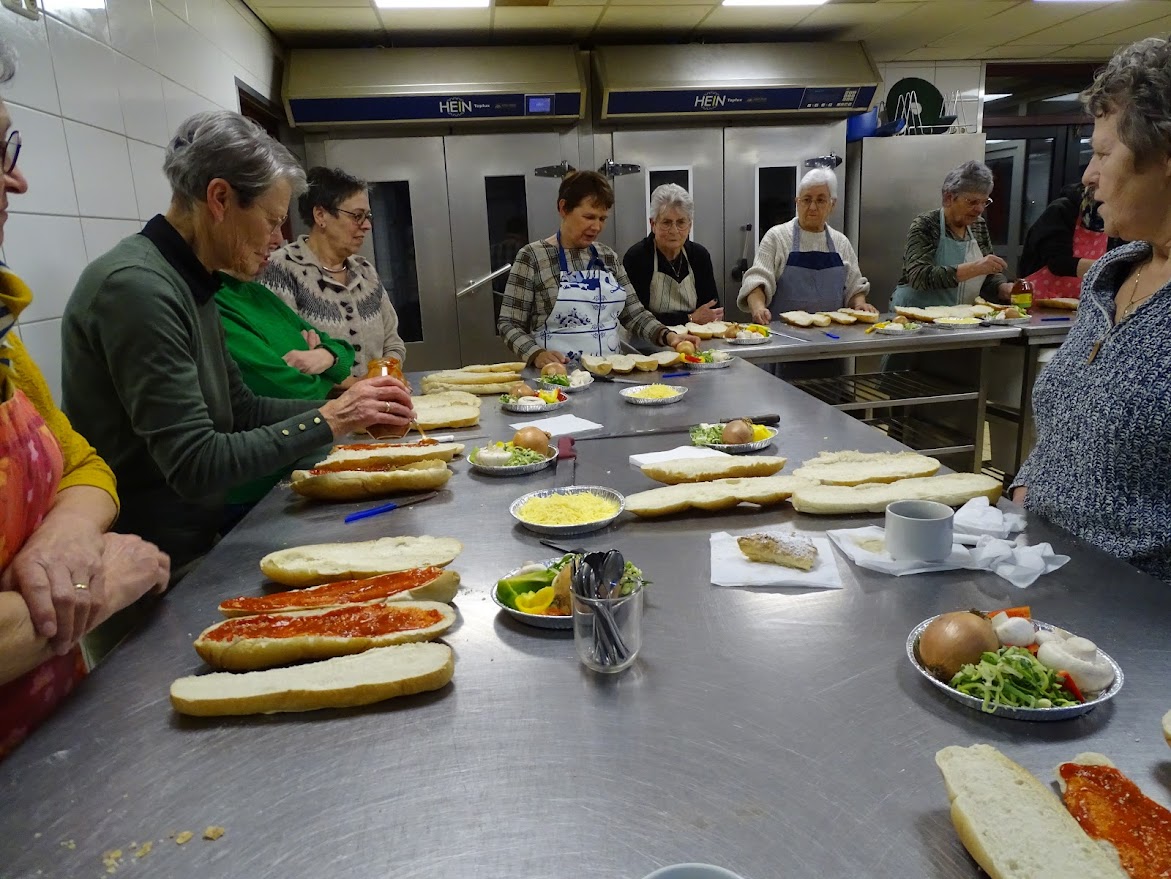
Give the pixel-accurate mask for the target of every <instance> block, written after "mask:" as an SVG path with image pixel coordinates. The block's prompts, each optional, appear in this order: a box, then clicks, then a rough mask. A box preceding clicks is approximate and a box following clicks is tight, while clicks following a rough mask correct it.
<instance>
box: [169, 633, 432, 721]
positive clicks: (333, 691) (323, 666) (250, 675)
mask: <svg viewBox="0 0 1171 879" xmlns="http://www.w3.org/2000/svg"><path fill="white" fill-rule="evenodd" d="M454 673H455V657H454V654H453V653H452V651H451V648H450V647H448V646H447V645H446V644H435V643H428V642H423V643H419V644H400V645H398V646H395V647H378V648H375V649H373V650H367V651H366V652H365V653H359V654H357V655H354V656H340V657H337V658H335V659H326V660H323V661H321V662H311V663H307V664H305V665H298V666H294V667H292V668H274V669H269V670H268V671H251V672H245V673H244V674H231V673H229V672H217V673H216V674H206V675H192V676H190V677H185V678H179V679H178V680H177V681H175V682H174V683H173V684H171V705H172V706H174V708H175V710H176V711H178V712H179V713H180V714H189V715H192V716H194V717H221V716H230V715H244V714H274V713H276V712H282V711H315V710H317V709H319V708H354V707H357V706H359V705H372V704H374V703H375V702H382V701H383V700H386V699H393V698H395V697H397V696H411V695H414V694H415V693H427V692H430V691H432V690H438V689H441V688H442V687H444V686H446V685H447V684H448V683H449V682H450V681H451V677H452V675H453V674H454Z"/></svg>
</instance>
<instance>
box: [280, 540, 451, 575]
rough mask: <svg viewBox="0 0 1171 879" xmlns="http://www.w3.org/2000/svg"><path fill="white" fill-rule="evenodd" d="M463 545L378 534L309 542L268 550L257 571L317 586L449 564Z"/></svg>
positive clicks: (449, 541)
mask: <svg viewBox="0 0 1171 879" xmlns="http://www.w3.org/2000/svg"><path fill="white" fill-rule="evenodd" d="M462 549H463V544H462V543H460V542H459V541H458V540H456V539H455V538H453V537H428V536H426V535H423V536H422V537H406V536H403V537H380V538H378V539H377V540H360V541H356V542H353V543H312V544H309V545H307V546H293V547H290V548H288V549H279V550H277V551H276V552H270V553H269V554H268V555H266V556H265V557H264V558H262V559H261V560H260V570H261V571H262V572H263V573H264V575H265V576H266V577H268V578H269V579H270V580H275V581H276V582H277V583H280V584H281V585H282V586H316V585H318V584H320V583H332V582H334V581H335V580H352V579H359V578H362V577H374V576H377V575H378V574H390V573H393V572H394V571H408V570H410V569H411V568H426V567H431V566H434V567H437V568H442V567H446V566H447V565H449V564H451V563H452V561H454V560H455V557H456V556H457V555H459V554H460V551H461V550H462Z"/></svg>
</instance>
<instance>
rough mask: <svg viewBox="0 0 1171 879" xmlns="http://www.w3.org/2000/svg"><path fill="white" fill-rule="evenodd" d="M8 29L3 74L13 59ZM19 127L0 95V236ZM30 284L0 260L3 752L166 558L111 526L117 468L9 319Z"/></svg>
mask: <svg viewBox="0 0 1171 879" xmlns="http://www.w3.org/2000/svg"><path fill="white" fill-rule="evenodd" d="M4 49H5V45H4V43H3V41H2V40H0V82H4V81H5V80H7V79H8V78H10V77H11V76H12V74H13V72H14V69H15V68H14V65H12V64H11V63H10V62H9V63H6V59H10V56H9V55H7V54H6V52H5V51H4ZM20 147H21V141H20V134H19V132H16V131H12V130H11V120H10V118H9V115H8V110H7V108H6V107H5V105H4V103H3V102H2V101H0V170H2V171H3V187H2V189H0V244H2V243H3V240H4V224H5V222H6V220H7V217H8V213H7V209H8V197H9V195H10V194H17V195H18V194H20V193H23V192H25V191H26V190H27V188H28V185H27V183H26V182H25V179H24V176H23V175H22V174H21V172H20V171H19V170H18V169H17V167H16V162H17V158H18V157H19V155H20ZM31 300H32V294H31V293H30V292H29V289H28V287H26V286H25V285H24V284H23V283H22V282H21V281H20V279H19V278H17V277H16V275H14V274H12V273H11V272H9V271H8V269H7V268H6V267H4V265H3V264H2V263H0V759H3V757H4V756H5V755H6V754H8V753H9V752H10V751H11V750H12V748H14V747H16V745H17V744H19V743H20V742H21V741H22V740H23V739H24V738H25V736H27V735H28V733H29V732H30V731H31V730H32V729H33V728H35V727H36V726H37V725H38V724H39V723H40V722H41V721H42V720H43V719H44V718H45V717H47V716H48V715H49V714H50V713H51V712H52V711H53V709H54V708H55V707H56V705H57V704H58V703H59V702H60V701H61V700H62V699H63V698H64V697H65V696H66V695H67V694H68V693H69V692H70V690H72V689H73V687H74V686H75V684H76V683H77V682H78V681H79V680H80V679H81V677H83V676H84V674H85V672H86V666H85V663H84V661H83V659H82V655H81V650H80V648H79V647H78V645H77V641H78V639H79V638H80V637H81V636H82V635H83V634H84V633H85V632H87V631H89V630H90V629H92V628H93V627H94V626H95V625H97V624H98V623H100V622H101V621H102V620H104V619H105V618H106V617H107V616H109V614H110V613H112V612H113V611H115V610H118V609H120V608H121V607H124V606H125V605H127V604H129V603H130V602H131V601H133V600H135V599H137V598H138V597H139V596H141V595H142V594H143V593H144V592H146V591H147V589H149V588H151V587H152V586H155V585H162V586H165V585H166V582H167V578H168V575H169V563H168V561H167V557H166V556H165V555H163V554H162V553H160V552H158V550H157V548H155V547H153V546H151V545H150V544H148V543H145V542H144V541H142V540H140V539H139V538H137V537H133V536H130V535H108V534H106V535H103V533H102V532H104V531H105V529H106V528H107V527H109V525H110V523H111V521H112V520H113V518H114V515H115V513H116V512H117V504H116V496H115V495H114V477H113V474H112V473H111V472H110V469H109V468H108V467H107V466H106V465H105V463H104V462H103V461H102V460H101V459H100V458H99V457H98V456H97V454H96V453H95V452H94V450H93V449H92V448H91V447H90V446H89V444H88V443H87V442H86V441H85V440H84V439H83V438H82V437H81V436H79V435H78V434H77V433H76V432H74V431H73V429H72V428H71V427H70V426H69V421H68V419H66V418H65V416H64V415H63V414H62V413H61V411H60V410H59V409H58V408H57V407H56V406H55V405H54V404H53V401H52V396H51V394H50V392H49V388H48V386H47V385H46V384H45V380H44V378H43V376H42V375H41V373H40V371H39V370H38V369H37V368H36V366H35V365H34V364H33V362H32V360H31V358H29V356H28V352H27V351H25V349H24V347H23V346H22V345H21V342H20V340H19V338H17V336H16V333H15V332H13V328H14V326H15V324H16V319H17V317H18V315H19V314H20V312H21V311H22V310H23V309H24V308H25V307H26V306H27V305H28V304H29V302H30V301H31Z"/></svg>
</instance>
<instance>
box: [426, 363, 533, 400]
mask: <svg viewBox="0 0 1171 879" xmlns="http://www.w3.org/2000/svg"><path fill="white" fill-rule="evenodd" d="M522 377H523V376H521V374H520V372H519V371H517V372H512V371H508V372H487V371H485V372H464V371H463V370H459V369H452V370H447V371H444V372H433V373H430V374H429V375H425V376H423V385H424V387H425V386H427V385H428V384H447V385H467V386H468V388H467V390H468V392H469V393H472V394H478V393H479V391H477V390H476V388H475V386H476V385H498V384H500V383H502V382H515V381H520V380H521V378H522Z"/></svg>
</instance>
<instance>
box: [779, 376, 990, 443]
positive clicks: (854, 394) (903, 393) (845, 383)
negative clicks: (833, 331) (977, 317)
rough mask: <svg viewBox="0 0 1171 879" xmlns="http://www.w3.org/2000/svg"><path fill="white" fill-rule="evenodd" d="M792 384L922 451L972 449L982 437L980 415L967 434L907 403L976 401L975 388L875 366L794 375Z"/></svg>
mask: <svg viewBox="0 0 1171 879" xmlns="http://www.w3.org/2000/svg"><path fill="white" fill-rule="evenodd" d="M792 384H793V385H794V386H796V387H798V388H800V389H801V390H803V391H805V392H806V393H807V394H810V395H812V396H814V397H816V398H817V399H819V400H821V401H822V402H824V403H828V404H829V405H831V406H833V407H834V408H835V409H840V410H842V411H843V412H859V413H860V414H861V415H862V421H863V422H865V423H866V424H869V425H871V426H872V427H876V428H878V429H879V430H881V431H883V432H884V433H886V434H887V435H888V436H890V438H891V439H894V440H898V441H899V442H901V443H903V444H904V445H907V446H910V447H911V448H912V449H915V450H916V451H918V452H922V453H924V454H927V455H959V454H974V453H975V452H976V450H977V447H978V445H979V444H981V443H982V439H983V430H982V425H981V424H979V421H980V419H978V418H973V422H975V427H974V429H973V433H972V434H971V435H966V434H964V433H961V432H960V431H957V430H955V429H954V428H952V427H948V426H946V425H943V424H940V423H937V422H934V421H932V420H931V419H930V418H928V417H926V413H920V412H918V411H915V412H910V411H907V410H908V409H918V408H919V407H924V406H930V405H933V404H937V403H962V402H973V403H976V404H977V405H978V404H979V403H980V389H979V387H976V388H965V387H963V386H960V385H956V384H952V383H950V382H946V381H943V380H941V379H939V378H935V377H934V376H929V375H925V374H923V373H920V372H914V371H906V372H878V373H865V374H861V375H843V376H834V377H832V378H807V379H796V380H794V381H793V382H792ZM889 410H895V411H889Z"/></svg>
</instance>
